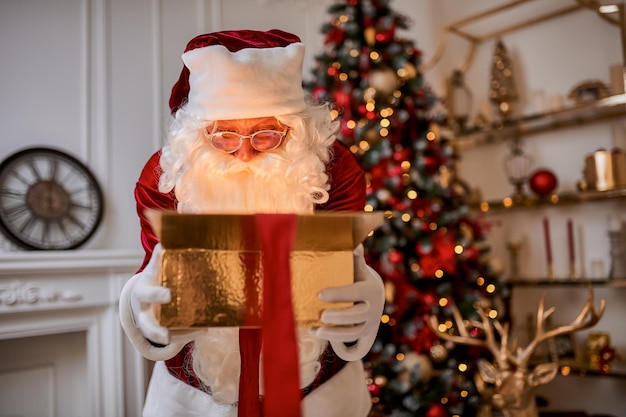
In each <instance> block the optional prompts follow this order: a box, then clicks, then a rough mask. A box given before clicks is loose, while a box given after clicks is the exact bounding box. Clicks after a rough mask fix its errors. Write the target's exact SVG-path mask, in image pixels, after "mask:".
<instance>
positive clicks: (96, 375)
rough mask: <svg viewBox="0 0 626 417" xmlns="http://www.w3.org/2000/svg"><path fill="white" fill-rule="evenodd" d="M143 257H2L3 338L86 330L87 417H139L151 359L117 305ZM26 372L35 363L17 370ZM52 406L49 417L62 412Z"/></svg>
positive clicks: (110, 253) (111, 253) (97, 253)
mask: <svg viewBox="0 0 626 417" xmlns="http://www.w3.org/2000/svg"><path fill="white" fill-rule="evenodd" d="M142 260H143V254H142V253H141V252H139V251H130V250H128V251H127V250H71V251H33V252H2V253H0V340H14V339H20V338H27V337H32V336H45V335H60V334H64V333H72V332H85V335H86V336H85V337H86V346H87V348H86V349H87V352H86V357H87V369H86V370H85V374H86V375H85V379H86V380H87V386H88V387H87V390H88V392H89V395H88V401H85V404H86V405H85V408H86V409H85V410H84V411H85V414H84V415H89V416H95V417H119V416H122V415H123V416H134V415H137V416H138V415H139V414H140V409H141V404H142V402H143V395H144V390H145V388H144V387H145V380H146V377H145V375H146V362H145V360H143V359H142V358H141V357H140V356H139V355H138V354H137V353H136V351H135V350H134V349H133V348H132V346H130V344H129V343H128V341H127V339H126V337H125V336H124V334H123V331H122V329H121V326H120V324H119V316H118V301H119V294H120V291H121V289H122V286H123V285H124V282H126V280H128V278H130V277H131V276H132V275H133V274H134V273H135V271H136V270H137V268H138V267H139V266H140V265H141V261H142ZM68 349H72V346H68ZM9 354H10V353H9ZM33 361H34V362H35V361H36V358H34V359H33ZM21 369H24V373H25V374H26V371H27V370H28V366H21V367H19V368H18V369H10V372H11V373H12V374H15V373H16V372H18V373H19V372H20V371H21ZM3 371H4V372H8V370H6V369H5V370H3V369H0V375H2V372H3ZM53 373H54V372H52V374H53ZM53 383H58V382H53ZM55 401H56V402H57V403H59V402H62V401H64V399H63V398H57V399H55ZM50 407H51V409H50V415H57V414H58V413H57V411H56V410H54V409H53V408H54V407H57V406H55V405H54V403H52V405H51V406H50ZM2 411H3V412H4V411H11V410H2ZM0 414H2V413H0Z"/></svg>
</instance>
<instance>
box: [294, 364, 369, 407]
mask: <svg viewBox="0 0 626 417" xmlns="http://www.w3.org/2000/svg"><path fill="white" fill-rule="evenodd" d="M371 408H372V399H371V397H370V393H369V391H368V390H367V385H366V384H365V370H364V369H363V362H361V361H354V362H348V363H346V365H345V366H344V367H343V369H342V370H341V371H339V372H338V373H337V374H336V375H334V376H333V377H332V378H330V379H329V380H328V381H326V383H324V384H323V385H321V386H319V387H317V389H315V390H314V391H313V392H311V393H310V394H309V395H307V396H306V397H304V399H303V400H302V411H303V417H366V416H367V415H368V414H369V411H370V409H371Z"/></svg>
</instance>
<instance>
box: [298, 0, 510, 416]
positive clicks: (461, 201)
mask: <svg viewBox="0 0 626 417" xmlns="http://www.w3.org/2000/svg"><path fill="white" fill-rule="evenodd" d="M328 11H329V14H330V15H331V16H332V17H331V21H330V22H329V23H327V24H325V25H324V26H323V27H322V32H323V33H324V34H325V42H324V47H323V50H322V52H321V53H320V54H318V55H317V56H316V57H315V68H314V69H313V71H312V74H313V79H312V80H311V81H310V82H308V83H307V85H306V86H307V88H308V89H309V90H310V92H311V94H312V96H313V97H314V98H316V99H319V100H323V101H326V100H330V101H332V102H334V103H336V110H335V111H336V116H337V117H339V118H340V120H341V124H340V126H341V127H340V132H339V135H338V136H339V139H340V140H341V141H343V142H344V143H346V144H347V145H348V146H349V147H350V148H351V150H352V152H353V153H354V154H355V155H356V156H357V158H358V160H359V161H360V162H361V165H362V167H363V168H364V170H365V171H366V176H367V186H368V189H367V195H368V197H367V207H366V210H380V211H384V212H386V213H387V214H388V216H387V221H386V222H385V224H384V225H383V226H382V227H380V228H379V229H377V230H376V231H375V233H374V234H373V235H372V236H370V237H369V238H368V239H367V240H366V242H365V246H366V251H367V252H366V253H367V259H368V262H369V264H370V265H372V266H373V267H374V268H375V269H376V270H377V271H378V272H379V273H380V274H381V276H382V277H383V280H384V282H385V289H386V306H385V312H384V315H383V317H382V323H381V327H380V331H379V333H378V337H377V340H376V342H375V344H374V346H373V348H372V350H371V352H370V353H369V354H368V356H367V357H366V358H365V365H366V370H367V375H366V379H367V383H368V386H369V388H370V392H371V394H372V401H373V408H372V413H371V415H372V416H429V417H435V416H461V415H462V416H464V417H468V416H472V415H477V414H478V410H479V408H480V407H481V404H483V403H484V401H483V399H482V398H481V393H480V392H479V389H478V388H477V384H476V382H475V378H476V377H477V372H476V361H477V359H478V358H481V357H487V356H488V352H486V351H484V350H480V349H476V348H470V347H467V346H460V345H452V344H449V343H445V342H443V341H442V340H441V339H440V338H439V337H438V336H437V335H436V333H435V332H434V331H433V330H432V329H431V328H430V327H429V326H428V325H427V323H426V318H427V317H429V316H431V315H436V316H437V317H438V320H439V323H447V324H444V326H446V327H447V331H453V330H452V329H453V327H454V326H452V324H451V323H452V308H451V306H452V305H456V306H457V307H458V309H459V310H460V312H461V314H462V315H463V317H464V318H472V319H478V316H477V315H476V305H477V303H481V305H487V306H489V308H490V309H491V310H490V313H489V314H490V316H491V317H492V318H494V317H497V318H498V319H499V320H501V321H504V320H505V309H504V307H503V306H502V305H501V304H502V303H499V304H498V303H497V301H498V300H501V297H502V296H503V293H504V291H505V287H504V286H502V285H500V283H499V282H498V277H497V275H496V274H495V272H494V270H493V269H494V268H491V266H490V265H491V263H490V262H489V253H488V252H489V248H488V246H487V245H486V243H485V238H486V236H485V233H486V224H485V223H484V222H482V221H481V219H480V218H475V217H473V215H472V213H471V212H470V210H469V206H468V198H469V191H468V187H467V186H466V185H465V184H464V183H463V182H462V181H461V180H460V179H458V178H457V176H456V173H455V164H456V162H457V154H456V153H455V150H454V148H453V143H452V138H451V137H450V136H449V135H448V134H447V133H446V132H447V131H448V129H446V125H445V117H444V115H443V112H440V111H438V110H437V109H439V108H441V106H440V105H438V103H439V101H440V100H439V99H438V98H437V96H436V95H435V94H434V93H433V91H432V90H431V89H430V88H429V87H428V85H427V84H426V83H425V82H424V77H423V74H422V73H421V71H420V69H419V68H420V60H421V52H420V51H419V50H418V49H417V48H416V46H415V45H414V43H413V42H411V41H410V40H407V39H403V38H401V37H400V36H399V35H398V34H397V33H396V31H397V30H398V29H406V28H408V26H409V24H410V21H409V20H408V19H407V18H406V17H404V16H402V15H400V14H398V13H396V12H394V11H393V10H392V9H391V8H390V7H389V1H388V0H340V1H337V2H335V3H334V4H333V5H332V6H330V8H329V9H328ZM474 336H476V335H474Z"/></svg>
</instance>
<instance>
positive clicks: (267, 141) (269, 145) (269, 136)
mask: <svg viewBox="0 0 626 417" xmlns="http://www.w3.org/2000/svg"><path fill="white" fill-rule="evenodd" d="M288 131H289V128H286V129H285V130H284V131H282V132H280V131H278V130H270V129H266V130H257V131H256V132H254V133H252V134H251V135H241V134H239V133H237V132H230V131H216V132H211V133H208V130H207V133H208V138H209V139H210V140H211V145H213V147H214V148H215V149H218V150H220V151H223V152H226V153H233V152H236V151H237V150H239V148H241V145H243V140H244V139H250V145H252V147H253V148H254V149H255V150H256V151H259V152H265V151H271V150H273V149H276V148H278V147H279V146H280V144H281V143H282V141H283V139H284V138H285V136H286V135H287V132H288Z"/></svg>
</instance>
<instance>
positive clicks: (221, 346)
mask: <svg viewBox="0 0 626 417" xmlns="http://www.w3.org/2000/svg"><path fill="white" fill-rule="evenodd" d="M189 166H191V167H192V169H190V170H188V171H187V172H186V173H185V174H184V175H183V176H182V177H181V179H180V180H179V181H178V183H177V184H176V195H177V198H178V200H179V201H180V203H179V206H178V211H179V212H181V213H239V214H246V213H261V212H263V213H278V212H283V213H299V214H306V213H312V212H313V203H312V202H311V201H310V200H309V199H308V198H307V196H306V195H305V194H304V193H303V192H302V191H301V190H299V189H298V187H297V184H298V183H299V181H298V179H297V178H293V175H288V174H287V168H288V166H289V161H288V159H287V158H285V157H284V156H282V157H281V156H279V155H277V154H270V153H268V154H259V155H257V157H256V158H254V159H253V160H252V161H249V162H242V161H241V160H239V159H237V158H235V157H233V156H232V155H227V154H224V153H221V152H218V151H214V150H212V149H210V150H206V151H204V152H203V153H202V154H201V155H200V156H199V157H198V158H196V160H195V161H191V162H190V163H189ZM296 336H297V339H298V358H299V361H300V387H301V388H304V387H306V386H308V385H310V384H311V383H312V382H313V380H314V379H315V377H316V375H317V373H318V372H319V370H320V368H321V364H320V361H319V358H320V356H321V354H322V353H323V352H324V349H325V348H326V346H327V343H328V342H327V341H325V340H320V339H318V338H316V337H314V336H311V335H309V329H308V328H298V331H297V333H296ZM192 358H193V369H194V371H195V373H196V375H197V376H198V377H199V378H200V380H201V381H202V382H203V383H204V384H206V385H207V386H209V387H210V389H211V392H212V395H213V398H214V400H215V401H217V402H218V403H222V404H233V403H235V402H237V400H238V396H239V376H240V368H241V359H240V355H239V329H238V328H210V329H207V335H206V336H204V337H202V338H199V339H196V341H195V346H194V349H193V351H192ZM261 363H262V361H261ZM262 381H263V369H260V377H259V390H260V392H261V393H263V384H262Z"/></svg>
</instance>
